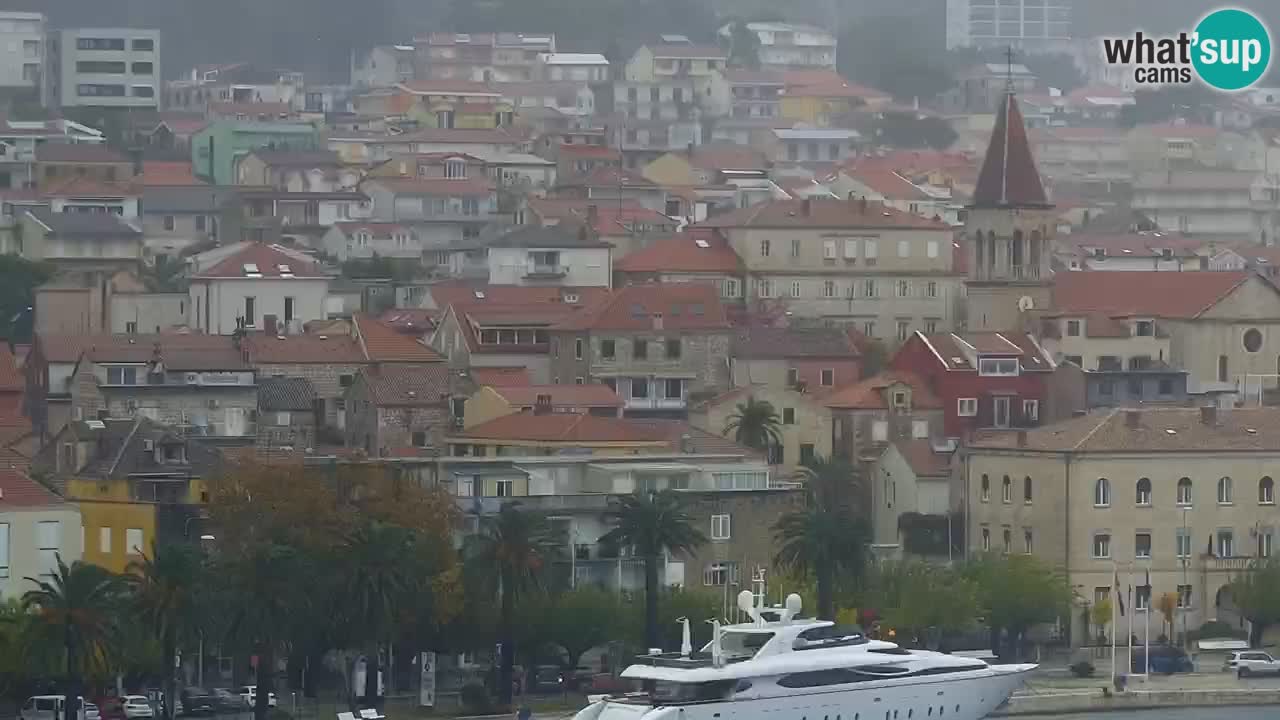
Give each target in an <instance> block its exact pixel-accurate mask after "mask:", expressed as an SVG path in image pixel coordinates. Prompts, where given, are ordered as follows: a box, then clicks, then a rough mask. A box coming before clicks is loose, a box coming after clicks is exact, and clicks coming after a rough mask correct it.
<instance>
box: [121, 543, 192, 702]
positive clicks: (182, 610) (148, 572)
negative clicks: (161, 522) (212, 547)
mask: <svg viewBox="0 0 1280 720" xmlns="http://www.w3.org/2000/svg"><path fill="white" fill-rule="evenodd" d="M128 571H129V575H128V576H127V577H126V582H127V583H128V584H129V586H130V589H131V590H132V593H133V602H134V604H135V606H136V609H137V610H138V612H139V613H140V614H141V615H142V617H143V619H144V620H145V621H146V622H147V624H148V625H150V626H151V630H152V632H154V633H155V635H156V638H157V639H158V640H159V641H160V652H161V656H162V661H163V667H164V680H163V682H164V685H163V688H162V689H163V691H164V697H165V703H164V715H165V720H173V707H174V698H176V697H177V687H176V683H175V678H174V665H175V662H174V659H175V656H176V655H177V646H178V637H179V635H180V633H181V632H182V631H183V630H186V629H190V628H191V626H192V625H194V623H195V606H196V595H197V592H196V587H197V585H198V584H199V582H200V575H201V571H202V559H201V554H200V550H199V549H198V548H197V547H195V546H194V545H190V544H186V543H168V544H165V545H161V544H159V543H154V544H153V545H152V547H151V555H150V556H149V557H148V556H146V555H143V556H142V560H140V561H135V562H131V563H129V568H128Z"/></svg>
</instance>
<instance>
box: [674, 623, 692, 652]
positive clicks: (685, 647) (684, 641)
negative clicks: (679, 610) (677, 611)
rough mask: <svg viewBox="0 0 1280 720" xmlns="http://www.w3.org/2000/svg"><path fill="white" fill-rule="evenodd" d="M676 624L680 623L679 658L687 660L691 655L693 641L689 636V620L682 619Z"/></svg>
mask: <svg viewBox="0 0 1280 720" xmlns="http://www.w3.org/2000/svg"><path fill="white" fill-rule="evenodd" d="M676 622H678V623H680V657H682V658H687V657H689V655H691V654H692V653H693V640H692V638H691V637H690V635H689V618H687V617H682V618H679V619H677V620H676Z"/></svg>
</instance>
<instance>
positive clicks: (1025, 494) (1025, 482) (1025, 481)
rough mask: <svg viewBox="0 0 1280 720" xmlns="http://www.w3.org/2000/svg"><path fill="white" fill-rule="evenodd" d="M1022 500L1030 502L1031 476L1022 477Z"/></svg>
mask: <svg viewBox="0 0 1280 720" xmlns="http://www.w3.org/2000/svg"><path fill="white" fill-rule="evenodd" d="M1022 502H1024V503H1027V504H1028V505H1030V504H1031V476H1030V475H1028V476H1026V477H1024V478H1022Z"/></svg>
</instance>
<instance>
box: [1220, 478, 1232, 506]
mask: <svg viewBox="0 0 1280 720" xmlns="http://www.w3.org/2000/svg"><path fill="white" fill-rule="evenodd" d="M1218 504H1219V505H1230V504H1231V478H1229V477H1221V478H1218Z"/></svg>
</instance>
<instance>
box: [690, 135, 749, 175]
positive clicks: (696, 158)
mask: <svg viewBox="0 0 1280 720" xmlns="http://www.w3.org/2000/svg"><path fill="white" fill-rule="evenodd" d="M686 159H688V161H689V164H690V165H692V166H694V167H696V168H701V169H703V170H764V169H766V168H768V167H769V161H768V160H767V159H766V158H765V155H764V153H762V152H760V151H759V150H757V149H755V148H753V147H751V146H749V145H737V144H735V143H725V142H717V143H709V144H706V145H696V146H694V148H693V152H692V154H690V153H686Z"/></svg>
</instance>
